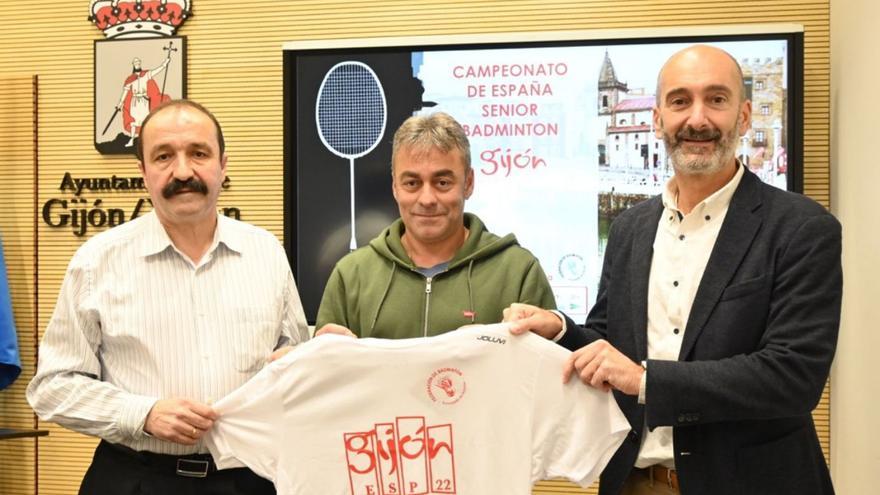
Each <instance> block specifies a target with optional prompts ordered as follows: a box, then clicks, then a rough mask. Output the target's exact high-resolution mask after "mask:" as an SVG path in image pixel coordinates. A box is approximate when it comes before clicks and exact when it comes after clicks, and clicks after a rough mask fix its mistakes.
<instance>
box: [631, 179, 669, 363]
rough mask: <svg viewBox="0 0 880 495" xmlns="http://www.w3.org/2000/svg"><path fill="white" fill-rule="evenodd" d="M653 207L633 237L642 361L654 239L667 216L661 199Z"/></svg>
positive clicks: (633, 274)
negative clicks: (661, 221)
mask: <svg viewBox="0 0 880 495" xmlns="http://www.w3.org/2000/svg"><path fill="white" fill-rule="evenodd" d="M651 202H652V205H651V208H648V209H646V210H645V213H643V214H642V217H641V218H639V219H638V220H637V222H636V225H639V226H642V225H643V226H644V228H641V229H639V230H638V231H637V232H636V233H635V234H633V241H632V251H631V253H630V263H631V265H630V272H629V275H630V290H631V292H630V298H631V304H632V313H631V314H632V329H633V338H634V339H635V344H636V347H635V349H636V356H637V357H638V359H639V360H643V359H646V358H647V357H648V279H649V278H650V277H651V260H652V258H653V257H654V238H655V237H656V236H657V224H658V223H659V221H660V215H661V214H663V203H662V201H661V200H660V197H659V196H656V197H654V198H653V199H652V200H651Z"/></svg>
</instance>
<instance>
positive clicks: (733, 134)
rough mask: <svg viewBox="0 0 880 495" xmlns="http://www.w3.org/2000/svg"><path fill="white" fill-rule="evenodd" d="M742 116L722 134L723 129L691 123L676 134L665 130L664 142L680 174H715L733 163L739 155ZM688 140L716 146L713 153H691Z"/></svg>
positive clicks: (676, 170)
mask: <svg viewBox="0 0 880 495" xmlns="http://www.w3.org/2000/svg"><path fill="white" fill-rule="evenodd" d="M741 120H742V119H740V118H737V119H736V125H735V126H733V128H731V129H730V131H729V132H727V133H726V134H725V133H722V132H721V131H720V130H719V129H703V130H699V131H698V130H696V129H694V128H693V127H691V126H685V127H682V128H681V129H680V130H679V131H678V132H676V133H675V134H668V133H667V132H665V131H664V132H663V143H664V144H665V145H666V151H667V153H669V158H670V160H672V167H673V168H674V169H675V172H676V173H681V174H690V175H712V174H714V173H716V172H718V171H719V170H721V169H723V168H724V166H725V165H727V164H728V163H730V160H732V159H733V158H734V156H735V154H736V142H737V140H738V138H739V133H738V130H739V126H740V123H741ZM685 140H693V141H706V142H708V141H711V142H714V143H715V149H714V150H713V151H712V152H711V153H705V154H689V153H687V151H686V150H685V148H687V147H688V146H689V145H688V143H686V142H683V141H685Z"/></svg>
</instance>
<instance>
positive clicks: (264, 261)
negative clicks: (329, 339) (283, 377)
mask: <svg viewBox="0 0 880 495" xmlns="http://www.w3.org/2000/svg"><path fill="white" fill-rule="evenodd" d="M306 339H308V327H307V325H306V320H305V316H304V314H303V310H302V306H301V303H300V299H299V294H298V293H297V290H296V286H295V285H294V281H293V275H292V274H291V271H290V266H289V264H288V262H287V257H286V256H285V254H284V250H283V249H282V248H281V245H280V244H279V243H278V240H277V239H276V238H275V237H274V236H273V235H272V234H270V233H269V232H267V231H265V230H263V229H260V228H257V227H254V226H252V225H249V224H246V223H242V222H238V221H235V220H232V219H229V218H226V217H224V216H218V219H217V228H216V229H215V232H214V241H213V244H212V245H211V247H210V248H209V250H208V252H207V253H206V254H205V256H203V257H202V259H201V260H200V261H199V263H197V264H196V263H193V262H192V260H191V259H190V258H189V257H188V256H186V255H184V254H183V253H182V252H180V251H178V250H177V249H176V248H175V246H174V245H173V243H172V242H171V240H170V239H169V237H168V235H167V233H166V232H165V229H164V228H163V227H162V225H161V223H160V222H159V220H158V218H157V217H156V214H155V213H149V214H147V215H145V216H143V217H141V218H138V219H136V220H133V221H130V222H127V223H125V224H123V225H121V226H119V227H116V228H113V229H110V230H108V231H106V232H103V233H101V234H99V235H97V236H95V237H93V238H92V239H90V240H89V241H87V242H86V243H85V244H83V245H82V246H81V247H80V248H79V250H78V251H77V252H76V254H75V255H74V257H73V259H72V260H71V261H70V265H69V266H68V269H67V274H66V276H65V278H64V283H63V285H62V287H61V292H60V294H59V296H58V302H57V304H56V306H55V312H54V314H53V315H52V319H51V320H50V321H49V325H48V327H47V329H46V333H45V335H44V337H43V341H42V344H41V346H40V360H39V367H38V369H37V374H36V376H35V377H34V379H33V380H32V381H31V383H30V385H29V386H28V389H27V398H28V401H29V402H30V404H31V406H33V408H34V410H35V411H36V412H37V414H38V415H39V416H40V418H42V419H43V420H45V421H53V422H56V423H58V424H60V425H62V426H65V427H67V428H70V429H72V430H76V431H79V432H82V433H85V434H88V435H95V436H99V437H101V438H104V439H105V440H108V441H110V442H113V443H119V444H122V445H126V446H128V447H130V448H132V449H135V450H148V451H152V452H158V453H164V454H185V453H194V452H205V451H206V449H205V448H204V446H203V445H201V443H200V444H199V445H196V446H184V445H179V444H174V443H171V442H166V441H163V440H159V439H157V438H153V437H150V436H149V435H146V434H145V433H144V431H143V426H144V421H145V419H146V417H147V414H148V413H149V411H150V409H151V408H152V407H153V404H155V402H156V401H157V400H159V399H164V398H175V397H177V398H187V399H192V400H196V401H200V402H203V403H207V404H211V403H212V402H214V401H216V400H218V399H220V398H222V397H224V396H225V395H227V394H228V393H229V392H231V391H232V390H234V389H236V388H237V387H238V386H240V385H241V384H243V383H244V382H246V381H247V380H248V379H249V378H251V376H253V375H254V374H255V373H256V372H257V371H259V370H260V369H261V368H262V367H263V365H264V364H265V362H266V360H267V358H268V357H269V354H270V353H271V352H272V350H273V349H275V348H277V347H279V346H281V345H285V344H296V343H299V342H301V341H304V340H306Z"/></svg>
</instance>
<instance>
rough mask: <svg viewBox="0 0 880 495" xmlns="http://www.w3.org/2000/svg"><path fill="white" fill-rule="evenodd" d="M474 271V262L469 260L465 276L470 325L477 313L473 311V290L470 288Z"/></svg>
mask: <svg viewBox="0 0 880 495" xmlns="http://www.w3.org/2000/svg"><path fill="white" fill-rule="evenodd" d="M473 270H474V260H471V262H470V263H468V274H467V286H468V302H469V303H470V305H471V307H470V308H468V309H469V310H470V312H471V323H474V322H475V321H476V319H477V312H476V310H475V309H474V288H473V287H472V286H471V272H472V271H473Z"/></svg>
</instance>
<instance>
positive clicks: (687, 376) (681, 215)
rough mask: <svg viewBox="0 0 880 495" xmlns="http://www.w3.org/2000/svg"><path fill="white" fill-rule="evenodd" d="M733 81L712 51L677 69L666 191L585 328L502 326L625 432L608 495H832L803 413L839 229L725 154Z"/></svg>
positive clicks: (540, 318)
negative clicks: (553, 359)
mask: <svg viewBox="0 0 880 495" xmlns="http://www.w3.org/2000/svg"><path fill="white" fill-rule="evenodd" d="M751 111H752V107H751V102H750V101H749V100H747V99H746V95H745V90H744V83H743V76H742V71H741V69H740V67H739V65H738V64H737V63H736V61H735V60H734V59H733V58H732V57H731V56H730V55H729V54H728V53H726V52H724V51H722V50H719V49H717V48H713V47H709V46H705V45H697V46H692V47H689V48H686V49H684V50H682V51H680V52H678V53H676V54H674V55H673V56H672V57H671V58H670V59H669V60H668V61H667V62H666V64H665V65H664V66H663V68H662V70H661V71H660V75H659V77H658V81H657V102H656V107H655V109H654V126H655V129H656V132H657V135H658V136H661V137H662V138H663V140H664V142H665V144H666V148H667V150H668V152H669V157H670V160H671V162H672V164H673V166H674V169H675V176H674V177H673V178H672V179H671V180H670V181H669V183H668V184H667V186H666V189H665V191H664V192H663V193H662V195H660V196H658V197H655V198H652V199H650V200H648V201H645V202H643V203H641V204H639V205H637V206H635V207H633V208H631V209H629V210H627V211H626V212H624V213H622V214H621V215H620V216H619V217H618V218H617V219H616V220H615V222H614V224H613V225H612V227H611V233H610V236H609V240H608V247H607V250H606V254H605V261H604V265H603V270H602V277H601V280H600V286H599V293H598V297H597V300H596V304H595V305H594V307H593V308H592V309H591V311H590V314H589V316H588V318H587V322H586V325H585V326H584V327H579V326H577V325H576V324H575V323H574V322H573V321H571V320H570V319H568V318H563V319H560V318H559V317H558V316H557V315H556V314H553V313H550V312H547V311H543V310H540V309H538V308H534V307H531V306H526V305H516V304H515V305H512V306H511V307H510V308H508V309H507V310H505V317H506V319H508V320H512V321H515V322H516V323H515V324H514V327H513V329H512V330H511V331H512V332H513V333H521V332H524V331H527V330H531V331H534V332H536V333H538V334H540V335H542V336H544V337H547V338H555V339H558V342H559V343H560V344H562V345H564V346H565V347H567V348H569V349H571V350H574V351H575V352H574V353H573V354H572V355H571V357H570V359H569V360H568V363H567V364H566V366H565V368H564V370H563V374H564V377H565V379H566V380H568V379H569V378H570V377H571V376H572V375H576V376H577V377H578V378H579V379H580V380H581V381H583V382H584V383H585V384H588V385H590V386H593V387H597V388H601V389H604V390H611V391H613V393H614V395H615V397H616V399H617V402H618V404H619V405H620V407H621V409H622V410H623V412H624V414H625V415H626V416H627V419H628V420H629V422H630V424H631V425H633V430H632V431H631V432H630V435H629V438H628V440H627V441H625V442H624V443H623V445H622V446H621V448H620V449H619V450H618V451H617V453H616V454H615V456H614V458H613V459H612V461H611V462H610V463H609V464H608V466H607V467H606V469H605V471H604V472H603V474H602V477H601V484H600V489H599V493H600V494H602V495H607V494H655V493H656V494H671V493H683V494H686V495H690V494H713V495H726V494H731V495H732V494H742V493H749V494H759V493H767V494H774V495H786V494H791V495H795V494H797V495H805V494H830V493H833V492H834V490H833V487H832V485H831V480H830V477H829V473H828V468H827V465H826V463H825V458H824V456H823V454H822V450H821V448H820V446H819V442H818V439H817V436H816V428H815V426H814V424H813V419H812V416H811V411H812V409H813V408H814V407H815V406H816V404H817V403H818V401H819V398H820V396H821V394H822V390H823V387H824V385H825V381H826V379H827V377H828V371H829V369H830V366H831V362H832V359H833V357H834V350H835V347H836V343H837V333H838V326H839V321H840V302H841V292H842V279H841V263H840V251H841V245H840V235H841V232H840V224H839V223H838V222H837V220H836V219H835V218H834V217H833V216H831V215H830V214H829V213H828V211H826V210H825V208H823V207H822V206H820V205H818V204H817V203H815V202H814V201H812V200H810V199H808V198H806V197H804V196H801V195H798V194H792V193H789V192H785V191H782V190H779V189H776V188H774V187H772V186H769V185H766V184H763V183H762V182H761V181H760V180H759V179H758V178H757V177H756V176H755V175H753V174H752V173H751V172H749V171H748V170H747V169H746V168H745V167H744V166H743V165H742V164H741V163H739V162H738V161H737V160H736V159H735V156H734V152H735V143H736V142H737V139H738V138H739V136H742V135H745V133H746V132H747V131H748V129H749V127H750V117H751Z"/></svg>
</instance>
